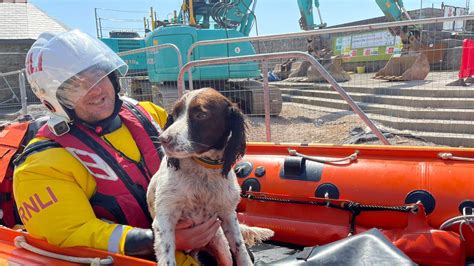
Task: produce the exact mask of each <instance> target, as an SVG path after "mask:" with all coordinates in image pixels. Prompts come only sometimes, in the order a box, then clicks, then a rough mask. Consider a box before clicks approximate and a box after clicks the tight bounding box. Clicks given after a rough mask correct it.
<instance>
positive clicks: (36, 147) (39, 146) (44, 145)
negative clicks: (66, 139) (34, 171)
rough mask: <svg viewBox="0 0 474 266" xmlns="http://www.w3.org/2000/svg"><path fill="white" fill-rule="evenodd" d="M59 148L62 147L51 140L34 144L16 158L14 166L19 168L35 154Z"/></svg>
mask: <svg viewBox="0 0 474 266" xmlns="http://www.w3.org/2000/svg"><path fill="white" fill-rule="evenodd" d="M59 147H61V145H59V143H57V142H55V141H52V140H49V139H48V140H40V141H37V142H35V143H33V144H30V145H28V146H27V147H26V148H25V150H23V152H22V153H21V154H20V155H19V156H18V157H16V158H15V160H14V161H13V164H14V165H15V166H18V165H20V164H22V163H23V162H24V161H25V160H26V158H28V156H30V155H31V154H33V153H36V152H40V151H44V150H47V149H50V148H59Z"/></svg>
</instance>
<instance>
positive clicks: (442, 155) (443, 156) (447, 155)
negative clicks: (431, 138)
mask: <svg viewBox="0 0 474 266" xmlns="http://www.w3.org/2000/svg"><path fill="white" fill-rule="evenodd" d="M438 157H439V158H441V159H443V160H455V161H468V162H474V158H469V157H460V156H454V155H453V154H452V153H449V152H440V153H438Z"/></svg>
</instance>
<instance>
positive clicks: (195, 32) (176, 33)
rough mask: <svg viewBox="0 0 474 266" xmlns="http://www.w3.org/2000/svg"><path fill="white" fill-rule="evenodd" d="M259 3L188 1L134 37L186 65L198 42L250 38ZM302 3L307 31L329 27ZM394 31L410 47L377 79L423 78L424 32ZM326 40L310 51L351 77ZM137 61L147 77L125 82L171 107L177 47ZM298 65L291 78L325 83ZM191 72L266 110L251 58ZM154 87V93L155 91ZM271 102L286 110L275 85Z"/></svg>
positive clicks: (228, 49) (383, 1) (395, 5)
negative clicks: (167, 46) (167, 45)
mask: <svg viewBox="0 0 474 266" xmlns="http://www.w3.org/2000/svg"><path fill="white" fill-rule="evenodd" d="M376 1H377V3H378V4H379V7H380V8H381V9H382V10H383V11H384V13H385V15H386V16H387V17H388V18H390V19H392V20H395V21H400V20H402V19H404V18H403V14H405V16H406V17H407V18H408V19H409V16H407V14H408V13H407V12H406V11H404V8H403V3H402V2H401V1H400V0H376ZM256 2H257V1H256V0H183V2H182V6H181V10H180V11H179V12H174V15H173V17H172V18H171V19H168V20H163V21H160V20H157V19H156V15H154V14H153V12H151V17H152V23H151V29H150V30H149V31H148V33H147V35H146V37H145V38H144V40H143V39H141V40H140V39H134V40H133V41H135V42H142V43H141V44H140V45H143V46H144V47H151V46H155V45H158V44H165V43H172V44H175V45H176V46H177V47H178V48H179V50H180V52H181V55H182V56H183V57H184V58H183V59H184V60H183V61H184V62H183V63H186V60H187V58H186V54H187V51H188V49H189V47H190V46H191V45H192V44H193V43H195V42H198V41H203V40H217V39H228V38H238V37H245V36H248V35H249V33H250V31H251V29H252V27H253V24H254V23H255V19H256V16H255V12H254V11H255V6H256ZM297 3H298V7H299V10H300V13H301V19H300V26H301V28H302V29H303V30H312V29H317V28H324V27H326V24H325V23H323V22H322V19H321V13H320V12H319V1H318V0H314V1H313V0H297ZM313 3H314V5H315V7H316V8H317V10H318V14H319V18H320V21H321V23H320V24H315V23H314V18H313ZM392 32H393V34H395V35H398V36H400V37H401V38H402V40H403V42H404V47H405V49H404V51H403V52H402V54H401V56H399V57H396V56H394V57H392V59H391V60H390V61H389V62H388V64H387V65H386V66H385V67H384V68H383V69H382V70H381V71H379V72H378V73H377V74H376V77H377V78H381V79H387V80H415V79H424V78H425V77H426V75H427V74H428V72H429V64H428V61H427V60H426V56H424V54H422V53H419V52H417V51H418V49H419V47H420V45H419V31H418V33H417V31H416V28H415V27H405V28H402V29H393V30H392ZM112 39H113V38H112ZM103 41H104V42H105V43H106V44H108V45H109V46H110V47H111V48H112V49H114V50H115V51H117V52H119V51H125V50H126V49H122V48H121V47H120V46H117V45H115V46H114V45H112V44H111V42H110V41H114V40H108V41H109V42H106V40H105V39H103ZM115 41H120V39H119V38H116V39H115ZM128 41H132V39H128ZM324 42H325V41H324V40H322V39H321V38H311V39H309V40H308V52H309V53H310V54H312V55H313V56H315V58H317V59H318V60H320V62H321V63H322V64H323V66H325V67H326V69H328V71H329V72H330V73H331V74H332V75H333V77H334V78H335V79H336V80H337V81H346V80H349V79H350V76H349V75H348V74H347V73H346V72H345V71H344V70H343V69H342V67H341V63H342V61H341V59H340V58H337V57H333V56H332V55H331V52H330V51H329V50H326V49H324V48H327V47H329V45H324ZM112 43H113V42H112ZM255 53H256V51H255V48H254V47H253V45H252V44H251V43H250V42H248V41H242V42H238V43H228V44H219V45H208V46H201V47H198V48H196V49H195V50H194V51H193V54H192V57H191V60H199V59H205V58H216V57H230V56H243V55H253V54H255ZM141 55H143V53H142V54H141ZM137 56H140V54H137ZM128 57H130V55H129V56H128ZM128 59H130V58H128ZM145 59H146V60H145ZM135 62H143V63H141V65H140V64H138V65H137V66H136V67H137V68H138V69H145V70H146V71H145V72H142V73H145V74H146V75H143V76H141V77H139V76H131V77H130V82H129V81H125V82H124V83H126V84H131V86H130V87H132V90H138V91H141V92H137V93H136V94H137V95H138V94H153V95H156V97H155V96H154V97H153V98H154V99H153V100H154V101H155V98H157V100H156V101H157V102H159V103H160V104H163V106H165V107H169V106H171V104H172V103H173V102H174V100H176V98H177V90H176V79H177V76H178V72H179V67H178V60H177V56H176V53H175V51H173V50H171V49H164V50H161V51H160V52H147V53H146V57H143V56H141V58H139V59H137V60H135ZM284 65H285V64H284ZM291 65H293V69H294V68H295V65H297V63H295V62H291V61H290V62H288V64H287V65H286V68H287V69H292V67H291ZM283 67H285V66H283ZM296 69H297V71H295V72H293V73H291V74H290V77H301V76H303V77H305V79H307V80H308V81H322V78H321V77H320V76H319V73H316V71H313V70H311V68H310V67H309V63H308V62H303V63H301V66H300V67H296ZM192 75H193V80H194V81H195V82H199V84H197V86H213V87H216V88H217V89H218V90H220V91H221V92H222V93H224V94H225V95H226V96H228V97H229V98H231V99H233V100H234V101H235V102H237V103H238V104H239V105H240V107H241V108H242V110H244V111H245V112H246V113H248V114H263V112H264V105H263V101H262V99H263V91H262V89H261V88H262V85H261V83H259V82H258V81H256V80H255V79H256V78H259V77H260V75H261V73H260V70H259V67H258V64H257V63H254V62H246V63H239V64H225V65H219V66H208V67H199V68H194V69H193V72H192ZM146 83H147V84H146ZM148 83H149V84H148ZM150 87H151V88H152V89H151V91H152V92H153V93H152V92H150V89H149V88H150ZM146 88H148V89H146ZM146 90H148V91H146ZM270 101H271V104H270V106H271V111H270V112H271V113H272V114H274V115H277V114H279V113H280V111H281V108H282V97H281V92H280V90H279V89H278V88H276V87H273V86H271V88H270Z"/></svg>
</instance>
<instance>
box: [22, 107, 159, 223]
mask: <svg viewBox="0 0 474 266" xmlns="http://www.w3.org/2000/svg"><path fill="white" fill-rule="evenodd" d="M119 116H120V118H121V120H122V123H124V124H125V126H126V127H127V128H128V130H129V131H130V133H131V135H132V137H133V139H134V140H135V142H136V144H137V146H138V149H139V150H140V153H141V161H140V162H138V163H137V162H134V161H132V160H130V159H129V158H126V157H125V156H123V155H122V154H121V153H120V152H118V151H117V150H115V149H114V148H113V147H111V145H108V144H107V143H106V142H105V141H104V140H103V139H102V138H101V137H100V136H99V135H98V134H97V133H95V132H94V131H93V130H91V129H89V128H87V127H85V126H83V125H80V124H75V125H72V126H71V130H70V131H69V132H68V133H66V134H65V135H62V136H56V135H54V134H53V133H52V132H51V131H50V130H49V129H48V127H47V126H46V125H45V126H43V127H42V128H41V129H40V130H39V131H38V134H37V137H43V138H47V139H49V140H51V141H53V142H54V143H55V144H56V145H54V144H53V145H51V141H49V147H51V146H53V147H54V146H56V147H58V146H61V147H63V148H65V149H66V150H67V151H68V152H69V153H71V154H72V155H73V156H74V157H75V158H76V159H77V160H78V161H79V162H81V163H82V165H83V166H84V167H85V168H86V169H87V170H88V171H89V173H91V174H92V175H93V176H94V177H95V180H96V183H97V189H96V193H95V194H94V195H93V196H92V198H91V199H90V202H91V205H92V207H93V209H94V212H95V214H96V216H97V217H98V218H101V219H107V220H110V221H113V222H116V223H120V224H127V225H131V226H134V227H140V228H150V227H151V222H152V219H151V217H150V214H149V212H148V207H147V203H146V191H147V187H148V184H149V182H150V179H151V177H152V176H153V175H154V174H155V173H156V172H157V171H158V168H159V165H160V162H161V158H162V153H161V149H160V144H159V143H158V142H156V141H152V140H153V139H155V140H156V139H157V138H158V135H159V133H158V129H157V127H156V126H155V124H154V122H153V120H152V118H151V116H150V115H149V114H148V113H147V112H146V111H145V110H144V109H143V108H142V107H141V106H139V105H134V104H131V103H129V102H126V101H124V103H123V106H122V108H121V110H120V112H119ZM40 142H41V141H40ZM46 142H48V140H47V141H46ZM34 144H36V145H35V146H41V145H42V143H38V144H37V143H34ZM43 144H46V146H48V143H43ZM33 148H34V147H33ZM25 152H26V153H31V151H30V149H29V148H28V147H27V149H26V150H25Z"/></svg>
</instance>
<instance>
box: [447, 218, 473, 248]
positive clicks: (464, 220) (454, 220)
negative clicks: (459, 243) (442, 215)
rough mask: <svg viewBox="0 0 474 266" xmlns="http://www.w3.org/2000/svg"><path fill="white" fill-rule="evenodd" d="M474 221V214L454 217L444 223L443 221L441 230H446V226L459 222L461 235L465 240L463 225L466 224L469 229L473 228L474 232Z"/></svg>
mask: <svg viewBox="0 0 474 266" xmlns="http://www.w3.org/2000/svg"><path fill="white" fill-rule="evenodd" d="M473 222H474V215H472V214H471V215H460V216H456V217H453V218H451V219H448V220H446V221H445V222H444V223H442V224H441V225H440V227H439V229H440V230H446V228H448V227H450V226H452V225H455V224H459V236H460V237H461V239H462V240H463V241H465V240H466V239H465V238H464V235H463V232H462V226H463V225H464V224H466V225H467V226H468V227H469V229H471V231H472V232H474V228H473V227H472V225H471V224H472V223H473Z"/></svg>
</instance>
